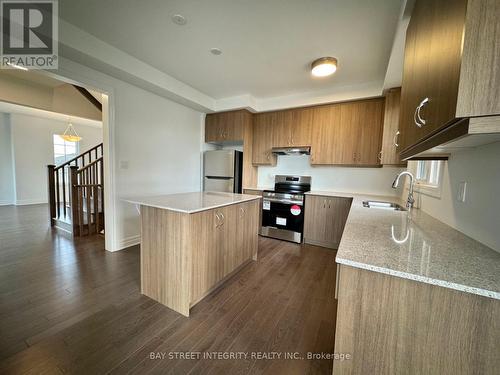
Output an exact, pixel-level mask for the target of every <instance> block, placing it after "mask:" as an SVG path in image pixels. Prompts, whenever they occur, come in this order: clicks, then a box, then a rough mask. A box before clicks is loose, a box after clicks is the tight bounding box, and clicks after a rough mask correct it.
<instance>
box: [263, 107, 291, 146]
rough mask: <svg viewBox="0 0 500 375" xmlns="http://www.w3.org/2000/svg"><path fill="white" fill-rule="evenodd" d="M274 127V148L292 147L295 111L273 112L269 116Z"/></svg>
mask: <svg viewBox="0 0 500 375" xmlns="http://www.w3.org/2000/svg"><path fill="white" fill-rule="evenodd" d="M269 117H270V123H271V126H272V135H273V139H272V146H273V147H290V146H291V145H292V132H291V129H292V122H293V121H294V120H295V119H294V114H293V110H286V111H278V112H272V113H270V114H269Z"/></svg>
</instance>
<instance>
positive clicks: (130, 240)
mask: <svg viewBox="0 0 500 375" xmlns="http://www.w3.org/2000/svg"><path fill="white" fill-rule="evenodd" d="M140 243H141V235H140V234H137V235H135V236H130V237H125V238H122V239H121V240H118V248H117V249H116V251H119V250H123V249H126V248H127V247H130V246H135V245H138V244H140Z"/></svg>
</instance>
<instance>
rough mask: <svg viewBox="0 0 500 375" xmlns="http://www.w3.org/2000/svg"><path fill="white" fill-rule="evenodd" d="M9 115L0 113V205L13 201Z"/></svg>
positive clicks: (12, 166)
mask: <svg viewBox="0 0 500 375" xmlns="http://www.w3.org/2000/svg"><path fill="white" fill-rule="evenodd" d="M15 199H16V197H15V190H14V164H13V160H12V147H11V131H10V116H9V115H8V114H7V113H0V205H6V204H13V203H14V202H15Z"/></svg>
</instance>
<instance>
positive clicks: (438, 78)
mask: <svg viewBox="0 0 500 375" xmlns="http://www.w3.org/2000/svg"><path fill="white" fill-rule="evenodd" d="M466 8H467V0H418V1H416V3H415V6H414V8H413V12H412V17H411V20H410V24H409V26H408V29H407V33H406V46H405V60H404V68H403V83H402V97H401V125H400V129H401V133H402V134H401V135H402V137H401V143H402V145H401V148H402V149H405V148H407V147H410V146H412V145H414V144H416V143H418V142H419V141H420V140H422V139H423V138H425V137H427V136H428V135H429V134H431V133H434V132H435V131H437V130H439V129H441V128H443V127H445V126H446V125H448V124H449V123H450V122H452V121H453V120H454V119H455V117H456V104H457V95H458V84H459V78H460V64H461V53H462V39H463V33H464V24H465V15H466ZM419 117H420V118H421V119H422V120H424V121H425V124H423V123H422V121H421V120H419ZM419 125H420V126H419Z"/></svg>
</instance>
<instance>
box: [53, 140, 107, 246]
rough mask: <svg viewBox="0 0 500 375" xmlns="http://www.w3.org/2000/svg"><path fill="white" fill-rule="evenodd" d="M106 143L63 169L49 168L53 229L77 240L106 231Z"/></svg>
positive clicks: (61, 166) (75, 158) (64, 165)
mask: <svg viewBox="0 0 500 375" xmlns="http://www.w3.org/2000/svg"><path fill="white" fill-rule="evenodd" d="M102 146H103V145H102V143H100V144H98V145H96V146H94V147H92V148H91V149H89V150H87V151H85V152H84V153H82V154H80V155H78V156H76V157H74V158H73V159H71V160H68V161H67V162H65V163H64V164H61V165H60V166H57V167H56V166H54V165H49V166H47V173H48V175H47V178H48V181H47V183H48V193H49V215H50V217H51V218H50V219H51V225H57V226H58V227H62V228H63V229H65V230H68V231H72V232H73V235H74V236H84V235H88V234H92V233H99V232H100V231H101V230H102V229H104V191H103V189H104V187H103V171H104V168H103V164H104V158H103V147H102Z"/></svg>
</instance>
